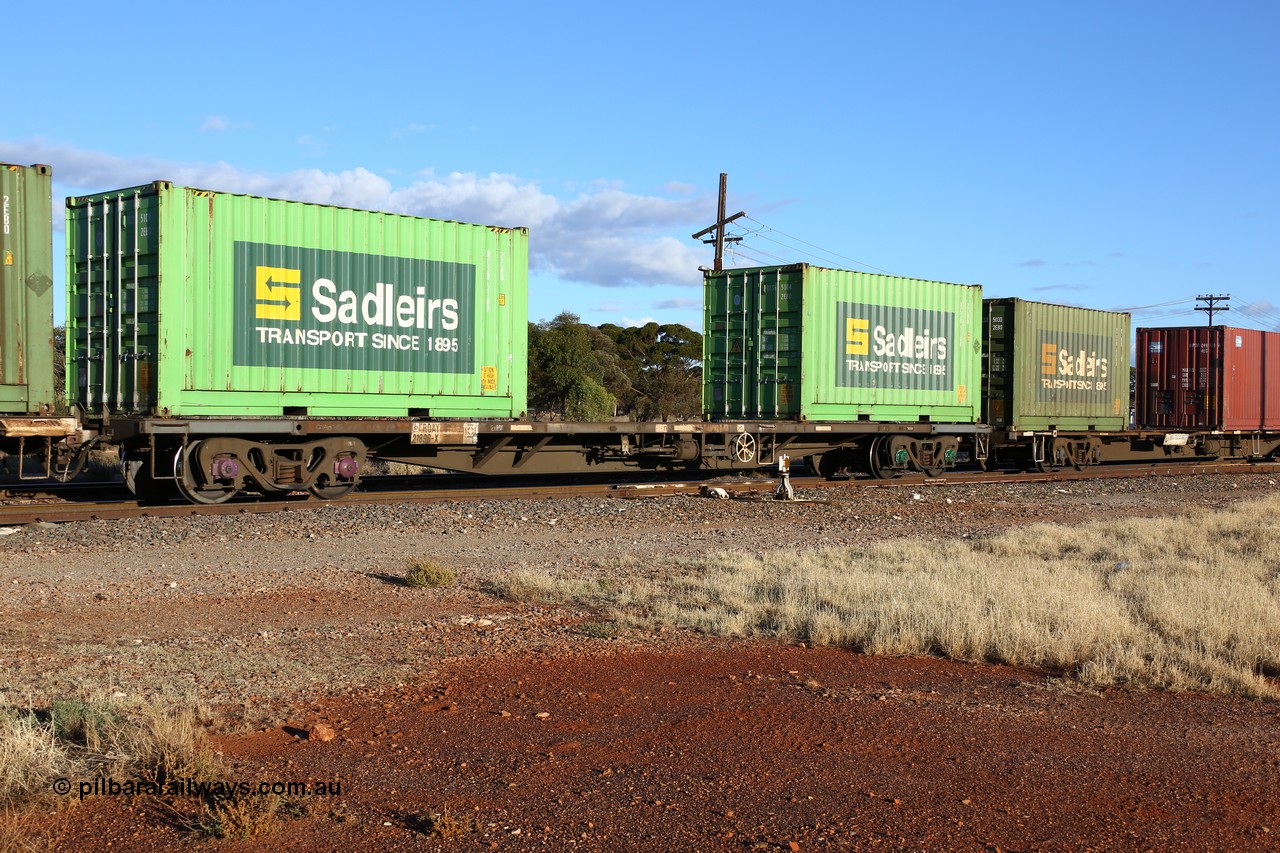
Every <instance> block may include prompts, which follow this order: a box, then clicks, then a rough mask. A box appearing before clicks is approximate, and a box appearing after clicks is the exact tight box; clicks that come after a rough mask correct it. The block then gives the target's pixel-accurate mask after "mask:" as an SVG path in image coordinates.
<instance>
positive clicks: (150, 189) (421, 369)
mask: <svg viewBox="0 0 1280 853" xmlns="http://www.w3.org/2000/svg"><path fill="white" fill-rule="evenodd" d="M528 257H529V235H528V231H527V230H526V229H523V228H497V227H487V226H482V225H467V224H464V223H460V222H444V221H439V220H434V219H423V218H418V217H413V216H403V215H398V214H391V213H374V212H369V211H363V210H349V209H346V208H339V207H329V206H325V205H318V204H304V203H301V202H293V201H281V200H278V199H267V198H258V197H254V196H245V195H233V194H229V193H219V192H210V191H206V190H197V189H191V188H189V187H177V186H173V185H172V184H169V183H167V182H163V181H161V182H156V183H154V184H149V185H147V186H141V187H133V188H130V189H123V190H116V191H112V192H106V193H98V194H96V195H90V196H80V197H76V198H69V199H67V300H68V307H67V317H68V321H67V339H68V349H69V357H68V379H67V382H68V387H69V389H70V390H71V394H72V396H73V399H75V400H76V401H77V402H79V403H80V404H81V405H82V406H84V407H85V409H86V411H88V412H90V413H99V412H109V413H123V414H129V415H156V416H172V417H183V418H186V417H198V416H210V417H224V416H238V417H243V416H263V417H268V416H291V417H398V418H403V417H432V418H466V419H478V418H513V417H519V416H521V415H522V414H523V413H524V411H525V398H526V394H527V373H526V355H525V354H526V352H527V348H528V343H527V341H528V326H527V325H526V322H527V321H526V317H527V314H528V308H527V298H528Z"/></svg>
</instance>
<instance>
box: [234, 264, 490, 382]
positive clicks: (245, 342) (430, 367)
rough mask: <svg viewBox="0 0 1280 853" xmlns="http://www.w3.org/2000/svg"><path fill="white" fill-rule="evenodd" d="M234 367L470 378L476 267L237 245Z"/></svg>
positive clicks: (473, 340) (471, 371)
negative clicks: (383, 372) (393, 372)
mask: <svg viewBox="0 0 1280 853" xmlns="http://www.w3.org/2000/svg"><path fill="white" fill-rule="evenodd" d="M234 255H235V258H234V265H235V300H236V310H235V345H234V348H233V363H235V364H237V365H241V366H246V367H286V368H288V367H303V368H326V369H328V368H335V367H341V368H343V369H349V370H373V371H397V372H413V373H463V374H466V373H473V372H474V370H475V338H474V331H475V309H474V303H475V281H476V268H475V266H474V265H473V264H460V263H451V262H447V261H428V260H421V259H418V258H402V257H396V256H391V255H372V254H362V253H357V252H336V251H331V250H328V249H306V248H301V247H297V246H281V245H275V244H269V243H250V242H245V241H237V242H236V244H235V252H234Z"/></svg>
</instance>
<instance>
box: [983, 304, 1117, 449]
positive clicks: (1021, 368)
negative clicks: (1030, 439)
mask: <svg viewBox="0 0 1280 853" xmlns="http://www.w3.org/2000/svg"><path fill="white" fill-rule="evenodd" d="M983 336H984V339H985V342H984V346H983V394H982V398H983V401H984V411H983V421H984V422H985V423H988V424H990V425H991V426H992V427H996V428H1001V429H1008V430H1013V431H1018V432H1022V431H1049V430H1102V431H1113V432H1114V431H1116V430H1122V429H1124V428H1125V427H1126V426H1127V425H1128V420H1129V315H1128V314H1117V313H1114V312H1111V311H1095V310H1093V309H1091V308H1074V307H1071V306H1069V305H1050V304H1048V303H1044V302H1028V301H1027V300H1025V299H988V300H986V301H985V302H984V303H983Z"/></svg>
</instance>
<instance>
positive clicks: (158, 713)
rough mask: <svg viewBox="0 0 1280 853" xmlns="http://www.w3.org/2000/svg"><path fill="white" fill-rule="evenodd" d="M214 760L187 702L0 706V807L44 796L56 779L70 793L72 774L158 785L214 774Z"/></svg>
mask: <svg viewBox="0 0 1280 853" xmlns="http://www.w3.org/2000/svg"><path fill="white" fill-rule="evenodd" d="M218 766H219V762H218V761H217V759H216V758H215V756H214V755H213V754H212V752H211V751H210V750H209V748H208V747H207V745H206V744H205V743H204V740H203V737H202V735H201V730H200V728H199V726H198V724H197V722H196V715H195V712H194V711H193V710H192V709H190V708H189V707H182V706H170V705H168V704H145V705H139V704H133V703H127V702H125V701H122V700H119V699H115V698H105V699H103V698H98V699H94V698H90V699H83V700H60V701H57V702H54V703H52V704H51V705H50V707H49V708H48V709H46V710H37V709H24V710H15V709H6V710H3V711H0V808H5V809H15V808H22V807H24V806H27V805H29V804H34V803H42V802H46V801H48V800H49V798H50V797H52V796H54V794H53V790H52V783H53V782H54V780H55V779H59V778H62V779H67V780H69V781H70V782H71V785H72V790H73V791H74V790H76V789H77V783H78V782H79V781H80V780H87V779H91V778H93V777H94V776H114V775H122V774H127V775H128V776H129V777H130V778H134V779H145V780H147V781H150V782H154V783H156V784H159V785H163V784H164V783H165V781H166V780H168V779H197V780H199V779H208V778H214V777H215V776H216V773H217V771H218ZM71 797H74V794H72V795H71ZM58 801H59V802H70V801H71V798H70V797H67V796H62V797H60V798H59V799H58Z"/></svg>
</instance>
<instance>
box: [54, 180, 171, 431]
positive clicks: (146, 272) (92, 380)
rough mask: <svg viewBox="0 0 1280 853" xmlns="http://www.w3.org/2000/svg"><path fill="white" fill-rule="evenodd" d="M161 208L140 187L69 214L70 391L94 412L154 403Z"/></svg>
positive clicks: (133, 409) (143, 407) (136, 408)
mask: <svg viewBox="0 0 1280 853" xmlns="http://www.w3.org/2000/svg"><path fill="white" fill-rule="evenodd" d="M158 210H159V197H158V196H157V195H155V194H154V193H146V192H144V190H143V189H139V190H133V191H126V192H124V193H119V194H115V195H111V196H103V197H94V198H92V199H86V200H84V201H79V202H77V203H75V204H74V205H73V206H71V207H69V208H68V211H67V244H68V245H67V255H68V259H69V260H68V276H67V289H68V291H69V297H70V299H69V306H70V307H69V316H68V317H67V347H68V353H69V356H68V375H67V385H68V389H69V392H70V394H71V397H72V399H73V400H75V401H76V402H78V403H79V404H80V405H81V406H83V407H84V408H85V411H86V412H89V413H91V414H102V413H105V412H116V413H121V412H138V411H143V410H148V409H150V408H151V407H152V406H153V405H154V403H155V379H156V377H155V375H154V370H153V366H154V365H155V364H156V359H157V351H156V350H157V341H158V338H157V322H158V312H157V310H156V296H157V294H158V282H159V267H158V246H159V241H158V239H156V236H157V230H158V229H157V224H158Z"/></svg>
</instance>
